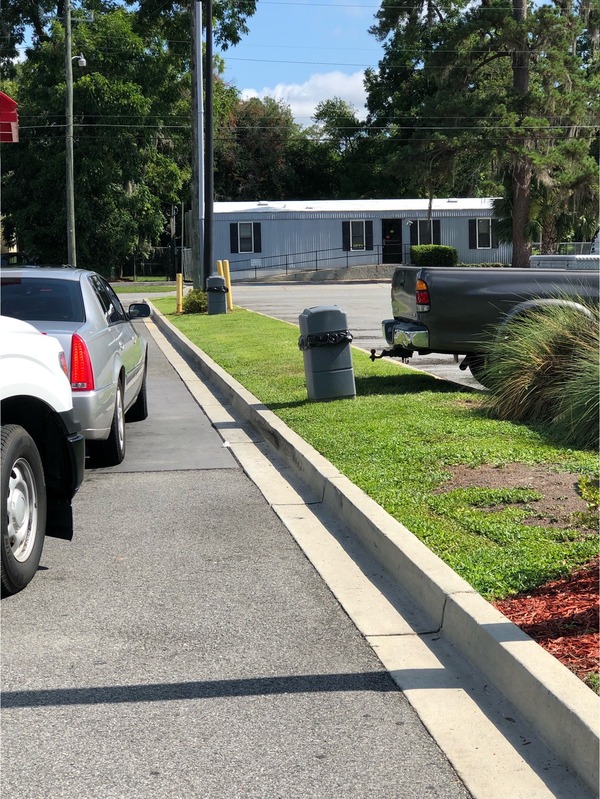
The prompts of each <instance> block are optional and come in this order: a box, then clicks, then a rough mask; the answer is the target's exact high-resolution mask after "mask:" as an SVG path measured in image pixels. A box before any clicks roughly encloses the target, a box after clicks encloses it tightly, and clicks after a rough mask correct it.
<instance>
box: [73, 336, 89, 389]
mask: <svg viewBox="0 0 600 799" xmlns="http://www.w3.org/2000/svg"><path fill="white" fill-rule="evenodd" d="M71 388H72V389H73V391H93V390H94V370H93V369H92V361H91V359H90V353H89V352H88V348H87V345H86V343H85V341H84V340H83V339H82V338H81V336H78V335H77V333H75V335H74V336H73V338H72V340H71Z"/></svg>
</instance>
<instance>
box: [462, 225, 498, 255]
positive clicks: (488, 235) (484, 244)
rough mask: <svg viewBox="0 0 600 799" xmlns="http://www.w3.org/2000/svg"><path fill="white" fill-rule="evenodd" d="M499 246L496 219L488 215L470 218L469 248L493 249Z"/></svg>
mask: <svg viewBox="0 0 600 799" xmlns="http://www.w3.org/2000/svg"><path fill="white" fill-rule="evenodd" d="M497 247H498V237H497V234H496V220H495V219H490V218H487V217H486V218H482V219H469V249H470V250H491V249H496V248H497Z"/></svg>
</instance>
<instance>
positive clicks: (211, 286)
mask: <svg viewBox="0 0 600 799" xmlns="http://www.w3.org/2000/svg"><path fill="white" fill-rule="evenodd" d="M226 295H227V286H226V285H225V278H224V277H221V275H211V277H209V278H207V279H206V296H207V298H208V313H209V314H217V313H227V296H226Z"/></svg>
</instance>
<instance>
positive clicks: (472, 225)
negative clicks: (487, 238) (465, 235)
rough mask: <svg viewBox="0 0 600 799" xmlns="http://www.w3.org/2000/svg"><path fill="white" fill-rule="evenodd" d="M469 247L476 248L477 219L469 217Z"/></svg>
mask: <svg viewBox="0 0 600 799" xmlns="http://www.w3.org/2000/svg"><path fill="white" fill-rule="evenodd" d="M469 249H470V250H476V249H477V220H476V219H469Z"/></svg>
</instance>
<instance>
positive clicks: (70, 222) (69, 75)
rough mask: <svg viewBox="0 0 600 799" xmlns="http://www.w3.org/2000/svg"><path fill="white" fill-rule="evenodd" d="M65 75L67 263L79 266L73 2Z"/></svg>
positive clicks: (67, 0) (67, 31) (67, 7)
mask: <svg viewBox="0 0 600 799" xmlns="http://www.w3.org/2000/svg"><path fill="white" fill-rule="evenodd" d="M65 75H66V79H67V96H66V109H65V117H66V149H67V173H66V177H67V186H66V188H67V263H69V264H71V266H77V251H76V248H75V179H74V167H73V60H72V56H71V0H65Z"/></svg>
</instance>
